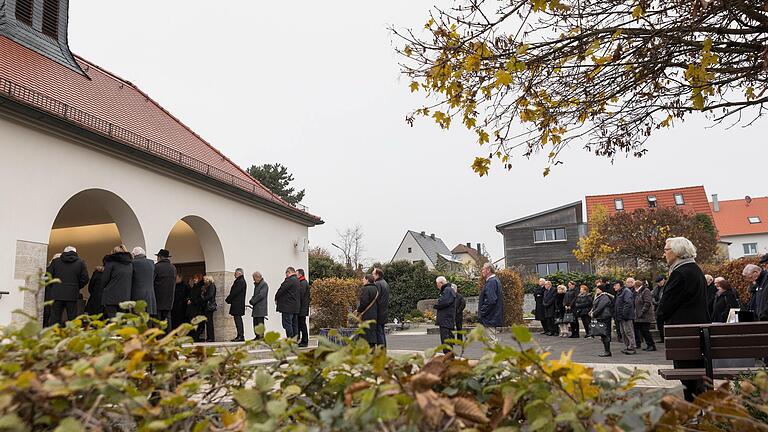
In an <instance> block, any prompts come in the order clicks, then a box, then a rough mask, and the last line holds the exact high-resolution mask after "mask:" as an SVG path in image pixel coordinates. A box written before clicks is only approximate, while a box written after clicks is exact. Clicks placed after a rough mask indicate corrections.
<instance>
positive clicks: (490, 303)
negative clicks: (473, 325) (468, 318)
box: [477, 275, 504, 327]
mask: <svg viewBox="0 0 768 432" xmlns="http://www.w3.org/2000/svg"><path fill="white" fill-rule="evenodd" d="M477 317H478V320H479V321H480V324H482V325H484V326H486V327H501V326H503V325H504V293H503V292H502V291H501V281H499V279H498V278H497V277H496V275H491V276H489V277H488V279H486V281H485V286H483V289H482V290H481V291H480V298H479V299H478V314H477Z"/></svg>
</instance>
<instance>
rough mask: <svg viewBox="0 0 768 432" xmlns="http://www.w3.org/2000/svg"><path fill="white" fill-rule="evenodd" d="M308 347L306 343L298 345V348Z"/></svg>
mask: <svg viewBox="0 0 768 432" xmlns="http://www.w3.org/2000/svg"><path fill="white" fill-rule="evenodd" d="M308 346H309V344H308V343H300V344H299V348H306V347H308Z"/></svg>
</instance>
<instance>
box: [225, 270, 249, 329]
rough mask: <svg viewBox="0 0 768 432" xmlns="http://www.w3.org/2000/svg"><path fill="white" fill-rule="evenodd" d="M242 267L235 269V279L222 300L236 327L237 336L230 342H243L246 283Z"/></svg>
mask: <svg viewBox="0 0 768 432" xmlns="http://www.w3.org/2000/svg"><path fill="white" fill-rule="evenodd" d="M243 273H244V272H243V269H241V268H239V267H238V268H236V269H235V281H234V282H233V283H232V288H230V289H229V294H228V295H227V298H226V299H225V300H224V301H225V302H226V303H227V304H229V314H230V315H232V319H233V320H234V321H235V329H237V336H235V338H234V339H232V340H231V341H230V342H245V326H243V315H245V292H246V291H247V290H248V283H247V282H245V276H243Z"/></svg>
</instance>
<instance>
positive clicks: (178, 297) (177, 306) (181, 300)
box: [171, 281, 189, 328]
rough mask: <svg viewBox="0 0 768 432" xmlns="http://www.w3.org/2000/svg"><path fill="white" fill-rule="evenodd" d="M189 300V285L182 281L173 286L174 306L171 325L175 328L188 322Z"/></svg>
mask: <svg viewBox="0 0 768 432" xmlns="http://www.w3.org/2000/svg"><path fill="white" fill-rule="evenodd" d="M187 300H189V285H187V283H186V282H184V281H181V282H179V283H177V284H176V285H175V286H174V287H173V307H172V308H171V325H173V327H174V328H176V327H178V326H179V325H181V323H184V322H187Z"/></svg>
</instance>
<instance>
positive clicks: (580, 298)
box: [573, 293, 593, 317]
mask: <svg viewBox="0 0 768 432" xmlns="http://www.w3.org/2000/svg"><path fill="white" fill-rule="evenodd" d="M592 301H593V298H592V295H590V294H589V293H584V294H582V293H579V295H577V296H576V300H574V301H573V311H574V313H575V314H576V316H577V317H582V316H589V311H590V309H592Z"/></svg>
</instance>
